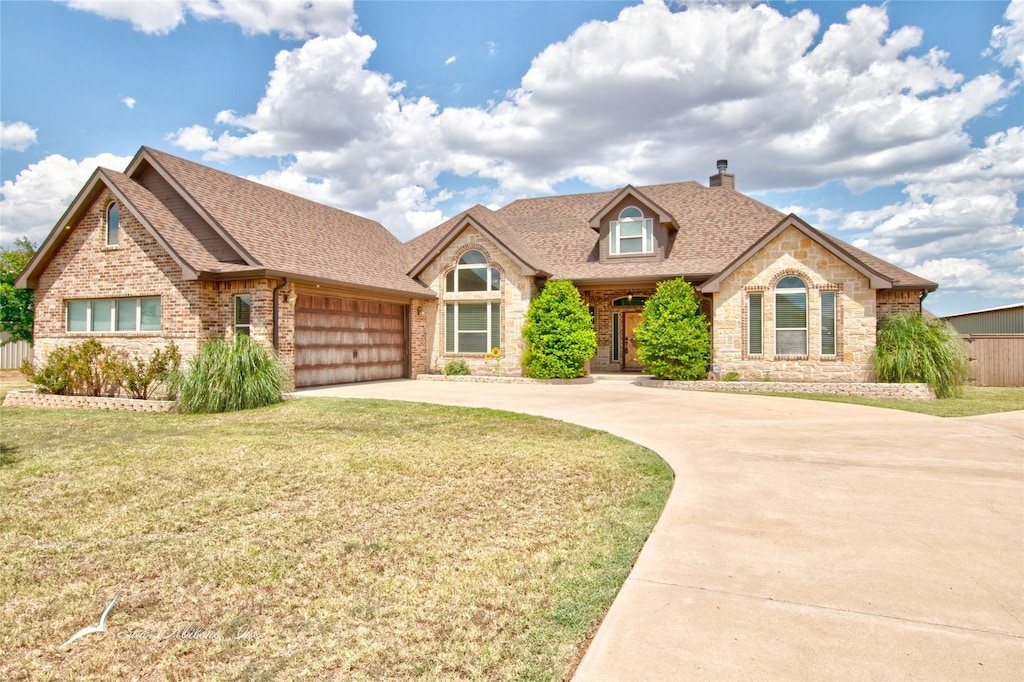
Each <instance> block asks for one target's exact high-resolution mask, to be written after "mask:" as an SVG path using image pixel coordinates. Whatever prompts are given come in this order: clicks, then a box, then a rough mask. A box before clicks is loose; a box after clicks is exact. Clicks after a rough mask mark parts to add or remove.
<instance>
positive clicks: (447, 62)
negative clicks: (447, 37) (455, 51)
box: [444, 55, 456, 66]
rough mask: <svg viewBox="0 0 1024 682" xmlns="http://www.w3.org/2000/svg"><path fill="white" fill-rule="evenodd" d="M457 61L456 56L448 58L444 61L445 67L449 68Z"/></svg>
mask: <svg viewBox="0 0 1024 682" xmlns="http://www.w3.org/2000/svg"><path fill="white" fill-rule="evenodd" d="M455 60H456V56H455V55H452V56H451V57H448V59H446V60H444V65H445V66H448V65H449V64H454V63H455Z"/></svg>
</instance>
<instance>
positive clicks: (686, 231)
mask: <svg viewBox="0 0 1024 682" xmlns="http://www.w3.org/2000/svg"><path fill="white" fill-rule="evenodd" d="M680 276H681V277H685V278H686V279H687V280H688V281H690V282H691V283H692V284H693V285H694V286H695V287H696V288H697V290H698V292H700V293H701V295H702V301H703V310H704V312H705V314H706V315H707V316H708V319H709V320H710V321H711V323H712V328H713V335H712V342H713V352H714V361H715V362H716V363H718V364H719V365H720V367H721V369H722V371H736V372H738V373H739V374H740V375H741V376H742V377H743V378H749V379H760V378H766V377H770V378H772V379H778V380H797V381H867V380H870V379H871V362H870V355H871V350H872V348H873V347H874V342H875V331H876V328H877V325H878V324H879V323H880V321H881V320H882V319H884V318H885V317H886V316H887V315H890V314H892V313H893V312H896V311H898V310H904V309H914V310H920V305H921V300H922V299H923V298H924V296H925V295H927V293H928V292H929V291H932V290H934V289H935V288H936V286H937V285H936V284H935V283H934V282H930V281H928V280H924V279H921V278H920V277H917V276H915V275H912V274H911V273H908V272H906V271H904V270H902V269H900V268H898V267H896V266H894V265H892V264H890V263H887V262H885V261H883V260H881V259H879V258H876V257H874V256H871V255H870V254H867V253H865V252H863V251H861V250H859V249H856V248H854V247H853V246H851V245H849V244H845V243H843V242H841V241H839V240H837V239H835V238H833V237H830V236H828V235H826V234H824V233H822V232H820V231H818V230H816V229H814V228H813V227H811V226H810V225H808V224H806V223H805V222H803V221H802V220H800V219H799V218H798V217H796V216H794V215H789V216H786V215H783V214H782V213H780V212H778V211H776V210H775V209H772V208H770V207H768V206H766V205H764V204H762V203H760V202H758V201H755V200H753V199H751V198H749V197H746V196H744V195H743V194H740V193H739V192H737V191H736V190H735V177H734V176H733V175H732V174H729V173H726V172H725V168H724V165H720V171H719V173H717V174H716V175H713V176H712V177H711V179H710V183H709V186H704V185H701V184H699V183H696V182H682V183H672V184H665V185H654V186H647V187H632V186H627V187H624V188H622V189H620V190H616V191H609V192H595V193H589V194H578V195H569V196H552V197H543V198H537V199H520V200H518V201H514V202H512V203H511V204H509V205H508V206H505V207H503V208H501V209H499V210H490V209H488V208H485V207H483V206H479V205H478V206H474V207H472V208H470V209H469V210H467V211H465V212H463V213H461V214H459V215H458V216H455V217H454V218H452V219H450V220H447V221H445V222H444V223H442V224H441V225H438V226H437V227H435V228H433V229H432V230H429V231H428V232H426V233H424V234H421V235H419V236H418V237H416V238H415V239H413V240H411V241H410V242H408V243H406V244H402V243H401V242H399V241H398V240H397V239H396V238H395V237H394V236H393V235H392V234H391V233H390V232H389V231H388V230H387V229H385V228H384V227H383V226H382V225H380V224H379V223H377V222H374V221H372V220H368V219H366V218H362V217H359V216H356V215H353V214H351V213H347V212H345V211H340V210H338V209H334V208H330V207H327V206H324V205H321V204H318V203H316V202H313V201H309V200H307V199H302V198H300V197H296V196H294V195H291V194H288V193H286V192H281V191H279V190H276V189H272V188H270V187H266V186H263V185H260V184H257V183H253V182H250V181H248V180H244V179H242V178H238V177H235V176H232V175H230V174H227V173H223V172H221V171H217V170H214V169H211V168H207V167H205V166H202V165H199V164H196V163H193V162H191V161H186V160H184V159H180V158H177V157H174V156H171V155H169V154H165V153H163V152H160V151H157V150H154V149H150V148H148V147H143V148H141V149H140V150H139V152H138V153H137V154H136V156H135V158H134V159H133V160H132V161H131V163H130V164H129V166H128V168H127V169H126V170H125V172H124V173H118V172H116V171H111V170H107V169H98V170H97V171H96V172H95V173H94V174H93V175H92V177H91V178H90V179H89V181H88V182H87V183H86V185H85V186H84V187H83V189H82V190H81V192H79V194H78V196H77V197H76V198H75V200H74V202H73V203H72V204H71V206H70V207H69V208H68V210H67V211H66V212H65V214H64V216H63V217H62V218H61V219H60V221H59V222H58V223H57V225H56V226H55V227H54V230H53V232H51V234H50V235H49V237H47V239H46V241H45V242H44V243H43V245H42V246H41V247H40V249H39V252H38V253H37V254H36V257H35V258H34V259H33V260H32V262H31V263H30V264H29V266H28V267H27V268H26V270H25V272H24V273H22V275H21V277H20V278H19V280H18V284H19V286H22V287H30V288H33V289H35V292H36V297H35V300H36V322H35V324H36V328H35V344H36V345H35V347H36V358H37V360H36V361H37V362H40V361H43V360H44V359H45V357H46V355H47V353H48V352H49V350H51V349H52V348H53V347H55V346H57V345H60V344H67V343H73V342H76V341H77V340H79V339H81V338H86V337H93V336H95V337H97V338H99V339H100V340H101V341H103V342H104V343H109V344H115V345H119V346H123V347H126V348H128V349H129V350H131V351H134V352H140V353H146V352H148V351H151V350H152V349H153V348H155V347H159V346H161V345H163V344H165V343H166V342H167V341H168V340H169V339H174V341H175V343H176V344H177V345H178V347H179V348H181V349H182V351H183V354H185V355H188V354H190V353H193V352H195V349H196V348H198V346H199V344H200V343H202V341H203V340H204V339H207V338H211V337H217V336H219V337H229V336H231V335H232V334H235V333H247V334H251V335H252V336H253V337H255V338H258V339H260V340H262V341H264V342H265V343H266V344H267V345H272V346H273V347H274V348H276V349H277V351H278V353H279V355H280V357H281V360H282V361H283V362H284V364H285V366H286V368H287V369H288V370H289V372H290V373H291V375H292V377H293V380H294V383H295V385H296V386H298V387H302V386H314V385H327V384H332V383H346V382H352V381H365V380H373V379H387V378H398V377H408V376H414V375H416V374H420V373H423V372H425V371H427V370H428V369H431V368H443V367H444V366H445V364H446V363H447V362H448V361H449V360H451V359H455V358H462V359H465V360H466V361H467V362H468V363H469V365H470V366H471V368H473V370H474V371H485V370H486V366H485V365H486V361H485V358H484V354H485V353H486V352H487V351H488V350H489V349H491V348H493V347H499V348H500V349H501V351H502V354H503V356H504V358H505V359H504V360H503V361H502V367H503V371H504V372H505V373H507V374H516V373H518V370H519V360H520V358H521V356H522V352H523V340H522V327H523V324H524V320H525V315H526V310H527V308H528V306H529V303H530V301H531V300H532V298H533V296H534V295H536V293H537V292H538V291H539V289H540V288H541V287H543V285H544V283H545V282H546V281H547V280H549V279H553V278H563V279H566V278H567V279H571V280H572V281H573V282H574V283H575V284H576V286H577V287H578V288H579V289H580V291H581V293H582V295H583V297H584V300H585V301H586V302H587V303H588V305H589V306H590V307H591V310H592V312H593V316H594V321H595V327H596V329H597V337H598V350H597V354H596V355H595V357H594V358H593V359H592V360H591V363H590V367H591V370H592V371H617V370H627V371H628V370H633V369H639V366H638V365H637V363H636V357H635V355H636V346H635V343H633V339H632V335H631V334H632V329H633V328H634V327H635V325H636V323H637V322H638V320H639V315H640V313H641V310H642V307H643V303H644V301H645V300H646V299H647V298H648V297H649V296H651V295H652V294H653V292H654V289H655V287H656V285H657V283H658V282H659V281H662V280H665V279H670V278H675V277H680Z"/></svg>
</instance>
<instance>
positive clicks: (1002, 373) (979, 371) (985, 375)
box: [961, 334, 1024, 386]
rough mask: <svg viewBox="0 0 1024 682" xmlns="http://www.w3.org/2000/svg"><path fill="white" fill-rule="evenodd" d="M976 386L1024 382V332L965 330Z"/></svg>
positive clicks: (1023, 383) (1012, 384)
mask: <svg viewBox="0 0 1024 682" xmlns="http://www.w3.org/2000/svg"><path fill="white" fill-rule="evenodd" d="M961 338H962V339H963V340H964V344H966V346H967V354H968V355H970V356H971V375H972V378H973V381H974V385H975V386H1024V334H965V335H963V336H962V337H961Z"/></svg>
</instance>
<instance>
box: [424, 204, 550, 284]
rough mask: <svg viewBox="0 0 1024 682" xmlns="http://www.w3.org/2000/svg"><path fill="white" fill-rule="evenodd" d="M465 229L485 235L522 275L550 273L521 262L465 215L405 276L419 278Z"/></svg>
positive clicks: (491, 234) (513, 252)
mask: <svg viewBox="0 0 1024 682" xmlns="http://www.w3.org/2000/svg"><path fill="white" fill-rule="evenodd" d="M467 227H473V228H474V229H475V230H477V231H478V232H481V233H483V234H485V235H487V237H488V239H490V240H491V241H492V242H494V243H495V244H497V245H498V246H499V247H500V248H501V250H502V251H503V252H504V253H505V255H506V256H508V257H509V258H511V259H512V260H514V261H515V262H516V263H517V264H518V265H519V267H520V268H522V269H523V274H525V275H530V276H533V277H547V276H549V274H550V273H547V272H545V271H544V270H543V269H542V268H539V267H537V266H534V265H532V264H530V263H528V262H526V261H525V260H523V258H522V257H520V256H519V254H518V253H516V252H515V251H514V250H513V249H512V248H510V247H509V245H508V244H506V243H505V242H504V241H502V240H501V239H500V238H499V237H498V236H497V235H495V234H494V233H493V232H492V231H491V230H489V229H487V228H486V227H485V226H484V225H482V224H481V223H480V221H478V220H476V219H475V218H473V216H471V215H465V216H463V217H462V219H460V220H458V221H456V222H455V224H454V225H453V226H452V229H450V230H448V232H446V233H445V234H444V236H443V237H441V239H439V240H437V243H436V244H435V245H434V247H433V248H431V249H430V251H428V252H427V253H426V255H424V256H423V258H421V259H420V260H419V261H417V263H416V265H414V266H413V267H412V269H411V270H409V271H408V272H407V273H406V274H408V276H409V277H412V278H414V279H415V278H417V277H419V275H420V273H422V272H423V270H424V269H425V268H426V267H427V264H429V263H430V262H431V261H432V260H434V259H435V258H437V256H438V254H440V253H441V252H442V251H444V250H445V249H446V248H448V247H449V246H450V245H451V243H452V242H453V241H454V240H455V238H456V237H458V236H459V234H461V233H462V231H463V230H465V229H466V228H467Z"/></svg>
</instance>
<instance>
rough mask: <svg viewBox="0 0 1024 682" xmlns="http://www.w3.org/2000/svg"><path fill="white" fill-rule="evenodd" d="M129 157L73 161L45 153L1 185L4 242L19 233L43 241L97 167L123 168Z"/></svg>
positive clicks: (113, 156)
mask: <svg viewBox="0 0 1024 682" xmlns="http://www.w3.org/2000/svg"><path fill="white" fill-rule="evenodd" d="M129 161H131V157H128V156H115V155H113V154H99V155H98V156H93V157H89V158H86V159H82V160H81V161H75V160H74V159H67V158H64V157H63V156H60V155H59V154H52V155H50V156H47V157H46V158H44V159H43V160H41V161H39V162H38V163H33V164H31V165H30V166H29V167H28V168H26V169H25V170H23V171H21V172H20V173H18V175H17V177H16V178H15V179H14V180H7V181H5V182H4V183H3V185H2V186H0V224H2V225H3V238H4V241H5V242H6V241H8V240H11V239H14V238H15V237H19V236H22V235H25V236H27V237H28V238H29V239H30V240H32V241H33V242H36V243H40V242H42V241H43V240H44V239H45V238H46V236H47V235H48V234H49V233H50V230H51V229H53V226H54V224H56V222H57V220H58V219H59V218H60V217H61V215H63V213H64V211H65V209H67V207H68V206H69V205H70V204H71V202H72V201H73V200H74V198H75V195H77V194H78V192H79V190H81V189H82V186H83V185H84V184H85V181H86V180H88V179H89V176H90V175H92V173H93V171H94V170H96V168H97V166H102V167H104V168H112V169H114V170H122V169H124V168H125V167H126V166H127V165H128V162H129Z"/></svg>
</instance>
